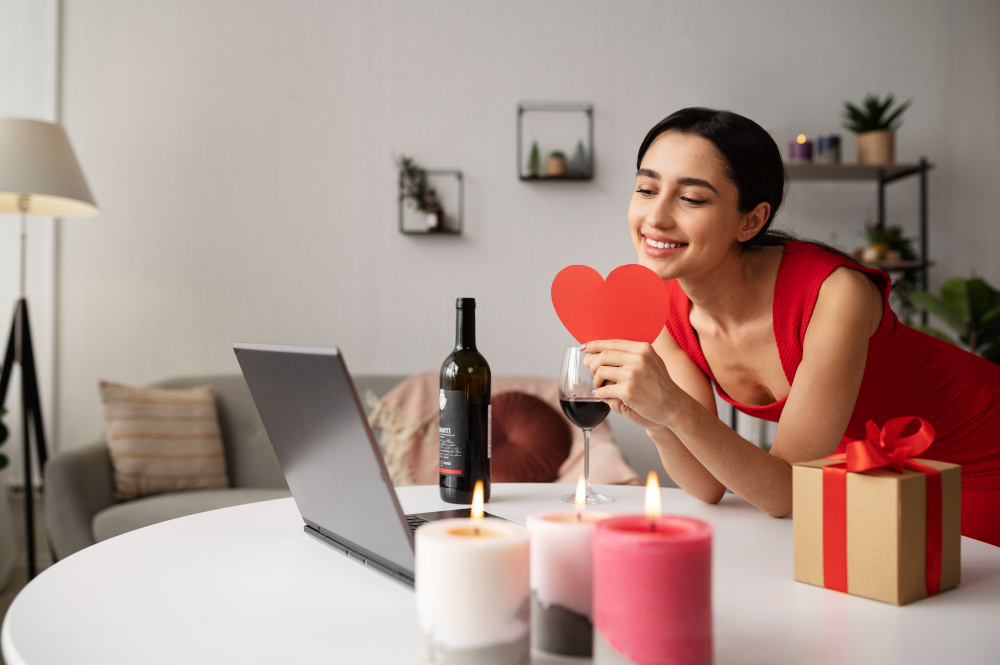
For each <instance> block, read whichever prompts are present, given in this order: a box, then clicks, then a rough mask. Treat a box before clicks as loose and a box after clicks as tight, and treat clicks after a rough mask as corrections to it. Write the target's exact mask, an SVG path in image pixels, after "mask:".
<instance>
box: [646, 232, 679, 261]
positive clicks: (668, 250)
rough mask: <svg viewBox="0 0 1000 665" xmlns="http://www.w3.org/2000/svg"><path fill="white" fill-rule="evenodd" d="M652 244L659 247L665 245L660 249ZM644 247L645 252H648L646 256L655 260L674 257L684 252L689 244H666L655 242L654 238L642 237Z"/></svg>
mask: <svg viewBox="0 0 1000 665" xmlns="http://www.w3.org/2000/svg"><path fill="white" fill-rule="evenodd" d="M650 242H656V243H657V245H659V244H663V245H664V246H663V247H658V246H656V245H651V244H650ZM678 244H679V245H680V246H668V245H678ZM642 246H643V251H645V252H646V256H651V257H653V258H663V257H665V256H672V255H673V254H676V253H677V252H680V251H683V250H684V249H685V248H686V247H687V243H666V242H663V243H661V242H659V241H654V240H653V239H652V238H648V237H647V236H642Z"/></svg>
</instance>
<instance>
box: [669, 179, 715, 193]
mask: <svg viewBox="0 0 1000 665" xmlns="http://www.w3.org/2000/svg"><path fill="white" fill-rule="evenodd" d="M677 184H678V185H693V186H695V187H706V188H708V189H710V190H712V191H713V192H715V193H716V194H718V193H719V192H718V190H717V189H715V187H712V183H710V182H709V181H707V180H702V179H701V178H690V177H688V178H678V179H677Z"/></svg>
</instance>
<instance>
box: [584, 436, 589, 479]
mask: <svg viewBox="0 0 1000 665" xmlns="http://www.w3.org/2000/svg"><path fill="white" fill-rule="evenodd" d="M583 481H584V483H585V484H586V486H587V489H588V490H589V489H590V430H589V429H585V430H583Z"/></svg>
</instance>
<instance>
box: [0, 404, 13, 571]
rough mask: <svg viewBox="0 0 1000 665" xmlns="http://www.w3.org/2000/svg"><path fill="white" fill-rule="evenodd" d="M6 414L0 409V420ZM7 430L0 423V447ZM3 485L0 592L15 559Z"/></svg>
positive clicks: (2, 458)
mask: <svg viewBox="0 0 1000 665" xmlns="http://www.w3.org/2000/svg"><path fill="white" fill-rule="evenodd" d="M5 413H7V411H6V409H0V418H2V417H3V415H4V414H5ZM7 434H8V432H7V428H6V427H5V426H4V424H3V422H2V421H0V446H3V443H4V441H6V440H7ZM7 462H8V460H7V456H6V455H4V454H3V453H0V470H2V469H4V468H6V466H7ZM3 490H4V484H3V483H0V591H2V590H3V589H4V588H5V587H6V586H7V581H8V580H9V579H10V571H11V569H12V568H13V567H14V563H15V561H16V559H17V547H16V546H15V542H16V539H15V538H14V524H13V522H12V521H11V518H10V506H9V505H8V504H7V492H5V491H3Z"/></svg>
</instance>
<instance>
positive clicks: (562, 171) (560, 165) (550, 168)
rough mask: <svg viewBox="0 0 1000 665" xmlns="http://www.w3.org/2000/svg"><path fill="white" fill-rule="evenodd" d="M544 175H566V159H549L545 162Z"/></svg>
mask: <svg viewBox="0 0 1000 665" xmlns="http://www.w3.org/2000/svg"><path fill="white" fill-rule="evenodd" d="M545 175H547V176H559V175H566V158H565V157H549V158H548V160H547V161H546V162H545Z"/></svg>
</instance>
